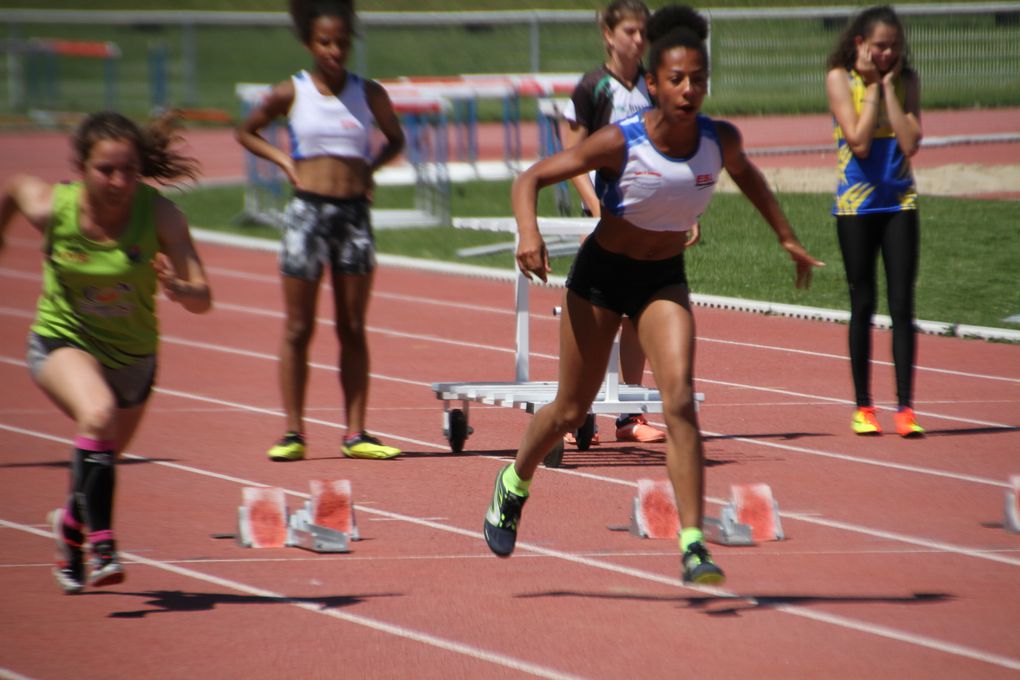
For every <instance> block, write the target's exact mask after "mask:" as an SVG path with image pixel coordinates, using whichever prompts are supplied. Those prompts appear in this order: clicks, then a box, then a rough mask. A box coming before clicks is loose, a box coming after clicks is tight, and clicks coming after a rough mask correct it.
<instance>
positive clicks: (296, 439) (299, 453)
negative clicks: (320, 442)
mask: <svg viewBox="0 0 1020 680" xmlns="http://www.w3.org/2000/svg"><path fill="white" fill-rule="evenodd" d="M266 455H268V456H269V460H272V461H276V462H285V461H291V460H301V459H302V458H304V457H305V438H304V436H303V435H302V434H301V433H300V432H288V433H287V434H285V435H283V438H282V439H281V440H280V441H278V442H276V443H275V444H273V447H272V448H271V449H269V451H268V453H267V454H266Z"/></svg>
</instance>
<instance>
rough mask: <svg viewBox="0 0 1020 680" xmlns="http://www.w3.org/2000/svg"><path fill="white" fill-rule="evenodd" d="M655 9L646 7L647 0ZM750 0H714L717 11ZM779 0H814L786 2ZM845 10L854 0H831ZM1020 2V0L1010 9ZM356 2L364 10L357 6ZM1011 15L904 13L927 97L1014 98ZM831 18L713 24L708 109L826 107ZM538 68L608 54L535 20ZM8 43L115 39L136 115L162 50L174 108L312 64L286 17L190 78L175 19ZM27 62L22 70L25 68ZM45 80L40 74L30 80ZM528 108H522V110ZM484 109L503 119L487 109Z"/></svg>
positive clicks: (1018, 76) (71, 69)
mask: <svg viewBox="0 0 1020 680" xmlns="http://www.w3.org/2000/svg"><path fill="white" fill-rule="evenodd" d="M32 4H33V6H36V7H40V8H64V9H67V8H70V7H72V6H73V7H74V8H76V9H79V8H80V5H79V3H77V2H75V1H74V0H40V2H33V3H32ZM600 4H601V2H590V1H588V0H573V1H571V2H568V1H562V0H561V1H560V2H557V3H555V6H556V8H557V9H582V8H594V7H596V6H599V5H600ZM653 4H654V3H653ZM746 4H747V3H743V2H738V1H737V0H734V1H732V2H714V3H712V6H713V7H733V6H746ZM782 4H784V5H816V3H813V2H807V1H805V2H789V1H787V2H784V3H782ZM836 4H842V5H844V6H848V5H851V4H853V5H856V3H849V2H846V3H836ZM140 5H141V3H137V2H133V3H131V2H121V1H119V0H108V2H103V3H100V2H93V3H88V4H87V5H86V6H87V7H90V8H108V9H109V8H113V9H129V8H139V7H140ZM145 6H146V8H148V9H157V8H160V7H162V8H164V9H168V8H174V9H199V8H201V9H221V10H225V9H233V10H238V9H247V10H276V11H280V10H281V9H282V8H283V7H284V3H282V2H268V1H266V2H261V1H260V2H254V1H248V2H240V1H234V2H230V1H229V0H220V1H219V2H209V3H198V2H194V1H192V2H181V3H173V2H169V1H167V2H162V3H161V2H156V3H147V4H146V5H145ZM1018 7H1020V6H1018ZM362 8H363V9H364V8H365V6H364V5H363V6H362ZM511 8H512V9H524V7H523V6H522V5H521V4H519V3H516V2H514V1H513V0H477V1H476V2H439V1H438V0H436V1H435V2H431V3H430V2H419V1H418V0H414V1H413V2H412V1H410V0H408V1H404V0H388V1H383V2H376V3H373V4H372V5H371V9H372V10H374V11H380V10H381V11H399V10H408V9H420V10H440V9H441V10H455V9H511ZM1016 16H1017V14H1011V15H1009V16H1008V17H1007V15H1005V14H1003V15H1002V16H997V15H994V14H984V15H966V16H949V17H946V16H938V17H933V16H926V17H909V18H908V19H907V20H906V24H907V31H908V38H909V41H910V44H911V47H912V52H913V55H914V58H915V62H916V64H917V66H918V69H919V71H920V73H921V75H922V78H923V90H922V91H923V93H924V102H923V103H924V106H925V108H927V109H934V108H968V107H973V106H985V107H989V106H1006V105H1017V104H1020V48H1018V47H1017V46H1018V45H1020V22H1017V21H1013V20H1010V18H1009V17H1016ZM839 28H840V22H838V21H836V22H833V21H825V20H822V19H818V18H815V19H783V20H779V19H770V20H754V21H749V20H732V19H724V18H718V19H716V20H715V21H714V22H713V37H712V62H713V63H712V69H713V76H712V77H713V80H712V95H711V96H710V97H709V99H708V100H707V101H706V103H705V110H706V112H707V113H710V114H714V115H736V114H753V113H807V112H821V111H825V110H826V103H825V98H824V84H823V78H824V70H825V69H824V61H825V56H826V54H827V52H828V50H829V49H830V48H831V46H832V44H833V42H834V41H835V39H836V36H837V33H838V30H839ZM539 36H540V55H541V59H540V64H539V70H540V71H545V72H582V71H586V70H588V69H590V68H592V67H593V65H595V64H597V63H599V62H600V61H601V60H602V59H603V58H604V54H603V52H602V44H601V40H600V39H599V35H598V32H597V29H596V27H595V25H594V21H591V22H586V23H578V24H544V25H542V26H541V28H540V32H539ZM4 37H5V38H15V37H21V38H31V37H47V38H62V39H67V40H108V41H112V42H115V43H116V44H117V45H118V46H119V47H120V49H121V51H122V54H123V57H122V58H121V59H120V60H119V62H118V66H117V71H118V79H117V89H118V105H117V106H118V108H120V109H121V110H124V111H125V112H126V113H129V114H131V115H133V116H137V117H140V116H144V115H145V114H147V113H148V111H149V108H150V106H151V101H152V100H151V80H150V53H151V51H152V50H154V49H156V48H157V47H160V46H162V47H163V48H165V50H166V51H167V54H168V55H169V62H168V63H169V88H168V89H169V103H170V104H172V105H178V106H187V107H209V108H218V109H223V110H225V111H228V112H230V113H236V112H238V110H239V103H238V101H237V99H236V97H235V95H234V84H235V83H238V82H277V81H279V80H282V79H284V78H286V77H287V76H288V75H290V74H291V73H293V72H294V71H295V70H297V69H298V68H302V67H304V66H307V65H308V64H309V57H308V55H307V53H306V52H305V50H304V48H303V47H302V46H301V45H300V44H298V42H297V41H296V40H295V39H294V37H293V33H292V31H291V30H290V28H289V26H282V25H281V26H279V27H239V26H200V27H197V28H196V29H195V31H194V44H195V53H196V60H197V66H196V74H195V79H194V81H193V82H192V81H190V80H189V79H188V77H187V74H186V73H185V65H184V60H183V56H182V55H183V50H184V45H186V44H187V43H188V40H187V38H186V36H185V34H184V33H183V32H182V30H181V29H180V28H177V27H173V26H160V25H132V26H111V25H84V26H82V25H59V24H38V25H19V26H15V25H11V26H10V27H8V28H7V30H6V31H5V35H4ZM362 37H363V40H362V41H361V42H360V43H359V45H358V47H357V49H356V50H355V53H354V55H353V56H352V58H351V62H350V65H351V68H352V69H355V70H358V71H361V72H363V73H364V74H365V75H368V76H370V77H373V78H393V77H397V76H404V75H416V76H429V75H454V74H459V73H465V72H470V73H506V72H528V71H531V69H532V65H531V54H530V52H531V51H530V31H529V27H528V26H526V25H503V26H492V25H481V24H467V25H463V24H462V25H456V26H448V27H427V26H416V27H396V26H395V27H381V26H366V27H364V28H363V31H362ZM6 68H7V66H6V61H5V60H4V61H0V113H5V112H6V113H10V112H9V111H7V109H8V107H9V103H8V102H9V93H8V92H7V88H8V78H7V73H6ZM26 70H29V67H28V65H26ZM59 72H60V78H59V91H57V92H54V93H52V94H51V96H43V95H41V94H40V95H39V96H38V97H37V98H36V101H35V102H34V106H35V107H36V108H48V109H56V110H70V111H85V110H94V109H96V108H100V107H102V106H104V105H105V102H104V97H103V85H102V83H103V65H102V63H100V62H98V61H96V60H88V59H61V60H60V62H59ZM26 82H28V83H30V84H31V83H40V82H43V80H42V79H41V78H39V77H27V79H26ZM522 113H523V115H525V116H528V117H530V116H532V115H533V111H532V107H531V106H530V105H525V106H523V107H522ZM483 115H485V116H487V117H492V116H494V115H498V107H488V108H487V109H486V110H485V111H484V112H483Z"/></svg>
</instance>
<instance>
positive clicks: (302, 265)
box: [280, 191, 375, 281]
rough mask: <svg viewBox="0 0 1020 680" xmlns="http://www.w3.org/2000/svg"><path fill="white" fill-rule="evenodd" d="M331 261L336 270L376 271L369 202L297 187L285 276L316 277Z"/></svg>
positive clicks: (288, 217) (288, 219) (286, 232)
mask: <svg viewBox="0 0 1020 680" xmlns="http://www.w3.org/2000/svg"><path fill="white" fill-rule="evenodd" d="M327 263H328V264H329V266H330V268H331V270H332V272H333V273H334V274H369V273H371V272H372V271H373V270H375V237H374V235H373V234H372V222H371V220H370V218H369V210H368V201H367V200H366V199H365V198H364V197H358V198H332V197H330V196H320V195H318V194H313V193H310V192H307V191H295V192H294V197H293V198H292V199H290V202H289V203H287V210H286V212H285V213H284V229H283V247H282V248H281V249H280V271H281V272H282V273H283V275H284V276H294V277H297V278H300V279H305V280H308V281H316V280H318V279H319V277H320V276H322V269H323V267H324V266H325V265H326V264H327Z"/></svg>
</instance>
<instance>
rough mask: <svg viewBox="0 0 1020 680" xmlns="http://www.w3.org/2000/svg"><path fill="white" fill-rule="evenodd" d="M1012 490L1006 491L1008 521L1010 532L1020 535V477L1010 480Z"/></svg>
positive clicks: (1006, 522) (1015, 476) (1013, 477)
mask: <svg viewBox="0 0 1020 680" xmlns="http://www.w3.org/2000/svg"><path fill="white" fill-rule="evenodd" d="M1009 485H1010V488H1009V489H1007V490H1006V521H1005V523H1004V526H1005V527H1006V529H1007V530H1008V531H1013V532H1016V533H1020V475H1012V476H1011V477H1010V478H1009Z"/></svg>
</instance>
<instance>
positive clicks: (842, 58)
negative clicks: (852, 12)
mask: <svg viewBox="0 0 1020 680" xmlns="http://www.w3.org/2000/svg"><path fill="white" fill-rule="evenodd" d="M878 24H885V25H886V26H892V27H893V28H895V29H896V33H897V34H898V35H899V39H900V46H901V48H900V54H901V55H902V56H901V57H900V59H901V61H902V63H903V72H904V73H907V72H910V71H913V70H914V68H913V65H912V64H911V61H910V50H909V49H908V47H907V34H906V32H905V31H904V30H903V22H901V21H900V17H899V15H898V14H896V10H894V9H893V8H892V7H890V6H889V5H880V6H877V7H869V8H868V9H866V10H864V11H863V12H861V13H860V14H858V15H856V16H854V17H852V18H851V19H850V23H848V24H847V27H846V28H845V29H844V30H843V33H841V34H840V36H839V40H837V41H836V46H835V47H834V48H833V49H832V52H830V53H829V59H828V60H827V61H826V70H827V71H828V70H832V69H834V68H844V69H846V70H847V71H849V70H851V69H852V68H853V67H854V64H856V63H857V44H856V42H855V39H856V38H857V37H861V38H864V39H867V38H868V36H870V35H871V32H872V31H873V30H875V26H877V25H878Z"/></svg>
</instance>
